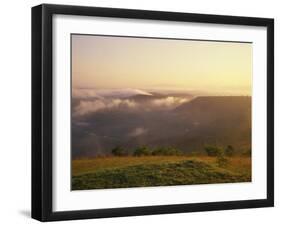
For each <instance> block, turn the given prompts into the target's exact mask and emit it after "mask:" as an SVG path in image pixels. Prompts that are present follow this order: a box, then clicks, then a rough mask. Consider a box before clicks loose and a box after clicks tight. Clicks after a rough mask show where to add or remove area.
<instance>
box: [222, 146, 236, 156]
mask: <svg viewBox="0 0 281 226" xmlns="http://www.w3.org/2000/svg"><path fill="white" fill-rule="evenodd" d="M224 154H225V155H226V156H228V157H231V156H233V155H234V148H233V147H232V146H231V145H227V147H226V148H225V150H224Z"/></svg>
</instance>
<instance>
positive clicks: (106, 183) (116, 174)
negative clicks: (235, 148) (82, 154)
mask: <svg viewBox="0 0 281 226" xmlns="http://www.w3.org/2000/svg"><path fill="white" fill-rule="evenodd" d="M249 181H251V158H249V157H240V156H239V157H231V158H229V161H228V164H227V165H226V166H224V167H219V165H218V164H217V161H216V158H215V157H207V156H198V157H190V156H143V157H133V156H127V157H99V158H92V159H79V160H73V161H72V190H86V189H104V188H128V187H148V186H167V185H189V184H210V183H233V182H249Z"/></svg>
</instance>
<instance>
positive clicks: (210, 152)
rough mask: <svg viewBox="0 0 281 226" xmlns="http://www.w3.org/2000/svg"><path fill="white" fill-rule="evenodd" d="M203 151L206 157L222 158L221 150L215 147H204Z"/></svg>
mask: <svg viewBox="0 0 281 226" xmlns="http://www.w3.org/2000/svg"><path fill="white" fill-rule="evenodd" d="M205 151H206V153H207V155H208V156H222V155H223V150H222V149H221V148H219V147H216V146H210V145H209V146H205Z"/></svg>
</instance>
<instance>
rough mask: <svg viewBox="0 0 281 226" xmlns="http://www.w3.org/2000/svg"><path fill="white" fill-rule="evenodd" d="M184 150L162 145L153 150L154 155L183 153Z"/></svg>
mask: <svg viewBox="0 0 281 226" xmlns="http://www.w3.org/2000/svg"><path fill="white" fill-rule="evenodd" d="M182 154H183V153H182V151H180V150H179V149H176V148H171V147H160V148H157V149H155V150H153V152H152V155H166V156H167V155H182Z"/></svg>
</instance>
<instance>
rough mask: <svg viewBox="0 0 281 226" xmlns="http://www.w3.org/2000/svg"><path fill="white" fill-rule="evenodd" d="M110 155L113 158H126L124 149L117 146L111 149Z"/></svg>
mask: <svg viewBox="0 0 281 226" xmlns="http://www.w3.org/2000/svg"><path fill="white" fill-rule="evenodd" d="M111 153H112V154H113V155H114V156H126V155H128V153H127V151H126V150H125V149H124V148H122V147H120V146H117V147H115V148H113V149H112V150H111Z"/></svg>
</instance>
